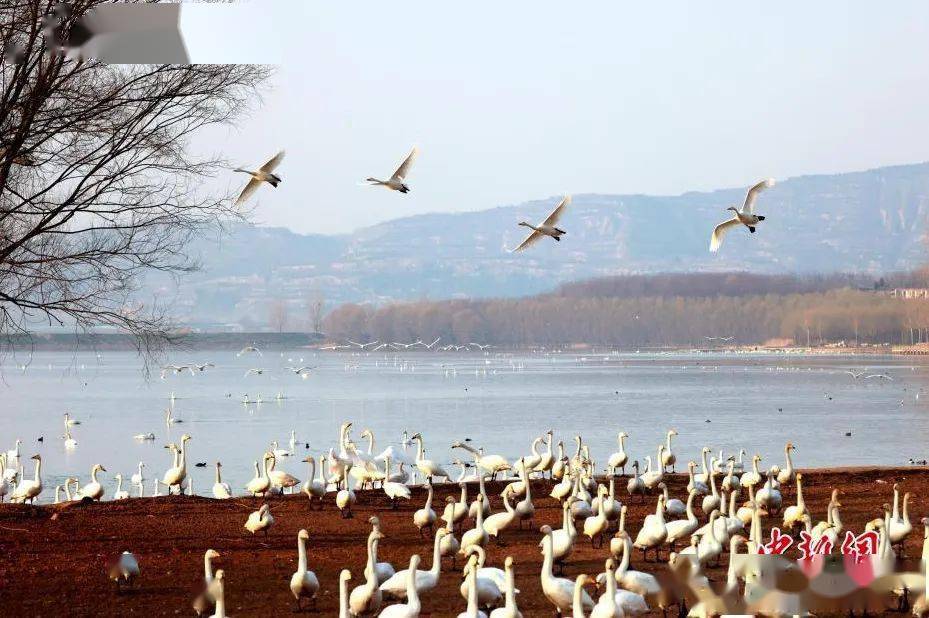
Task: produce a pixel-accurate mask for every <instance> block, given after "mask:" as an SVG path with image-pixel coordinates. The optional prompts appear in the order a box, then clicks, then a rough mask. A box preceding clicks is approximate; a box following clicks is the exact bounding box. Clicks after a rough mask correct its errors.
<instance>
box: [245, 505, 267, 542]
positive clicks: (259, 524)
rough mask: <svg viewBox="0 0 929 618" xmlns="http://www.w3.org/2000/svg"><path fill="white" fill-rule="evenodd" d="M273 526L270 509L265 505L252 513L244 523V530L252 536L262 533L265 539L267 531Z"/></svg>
mask: <svg viewBox="0 0 929 618" xmlns="http://www.w3.org/2000/svg"><path fill="white" fill-rule="evenodd" d="M273 525H274V517H273V516H272V515H271V508H270V507H269V506H268V505H267V504H262V505H261V507H260V508H259V509H258V510H257V511H252V512H251V513H250V514H249V516H248V519H247V520H246V521H245V529H246V530H248V531H249V532H251V533H252V534H255V533H256V532H262V531H263V532H264V533H265V538H267V536H268V531H269V530H270V529H271V526H273Z"/></svg>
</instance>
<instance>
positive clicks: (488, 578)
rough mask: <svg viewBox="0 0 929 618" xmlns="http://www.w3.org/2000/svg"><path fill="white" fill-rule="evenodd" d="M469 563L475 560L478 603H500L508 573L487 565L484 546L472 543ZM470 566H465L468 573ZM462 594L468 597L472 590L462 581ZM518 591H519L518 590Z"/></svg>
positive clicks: (469, 551) (480, 604)
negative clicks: (485, 564)
mask: <svg viewBox="0 0 929 618" xmlns="http://www.w3.org/2000/svg"><path fill="white" fill-rule="evenodd" d="M467 555H468V565H469V566H470V565H471V564H472V562H473V565H474V570H475V578H474V588H475V589H476V592H477V604H478V606H479V607H492V606H494V605H499V604H500V601H502V600H503V591H504V589H505V588H506V573H505V572H504V571H502V570H500V569H496V568H492V567H485V566H484V563H485V561H486V560H487V555H486V554H485V553H484V548H482V547H480V546H478V545H472V546H471V547H469V548H468V552H467ZM467 570H468V567H467V566H466V567H465V570H464V573H463V574H465V575H466V574H467ZM459 592H461V596H462V597H463V598H465V599H467V598H468V594H469V592H470V590H469V586H466V585H465V583H462V584H461V586H460V587H459ZM517 592H519V591H518V590H517Z"/></svg>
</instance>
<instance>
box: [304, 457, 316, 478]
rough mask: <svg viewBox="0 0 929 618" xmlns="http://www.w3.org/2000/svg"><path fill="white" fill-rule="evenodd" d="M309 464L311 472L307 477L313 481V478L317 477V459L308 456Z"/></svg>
mask: <svg viewBox="0 0 929 618" xmlns="http://www.w3.org/2000/svg"><path fill="white" fill-rule="evenodd" d="M307 460H308V461H307V462H306V463H307V466H309V474H308V475H307V477H306V478H308V479H310V482H311V483H312V482H313V479H315V478H316V460H315V459H314V458H312V457H307Z"/></svg>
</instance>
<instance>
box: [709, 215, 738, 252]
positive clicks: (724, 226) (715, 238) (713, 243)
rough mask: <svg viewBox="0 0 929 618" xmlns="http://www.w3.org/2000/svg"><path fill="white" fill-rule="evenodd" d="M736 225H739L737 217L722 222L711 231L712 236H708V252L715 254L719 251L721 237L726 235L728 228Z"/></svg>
mask: <svg viewBox="0 0 929 618" xmlns="http://www.w3.org/2000/svg"><path fill="white" fill-rule="evenodd" d="M736 225H741V224H740V223H739V218H738V217H733V218H731V219H729V220H728V221H723V222H722V223H720V224H719V225H717V226H716V227H715V228H714V229H713V235H712V236H710V251H711V252H713V253H716V252H717V251H718V250H719V246H720V245H721V244H723V236H725V235H726V232H728V231H729V228H731V227H734V226H736Z"/></svg>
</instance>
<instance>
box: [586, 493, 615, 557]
mask: <svg viewBox="0 0 929 618" xmlns="http://www.w3.org/2000/svg"><path fill="white" fill-rule="evenodd" d="M606 495H607V489H606V487H604V486H603V485H601V486H600V487H599V488H597V498H598V499H599V501H600V502H602V501H603V500H604V498H605V496H606ZM599 511H600V512H599V513H597V514H596V515H594V516H592V517H588V518H586V519H585V520H584V534H585V535H586V536H587V537H588V538H589V539H590V546H591V547H602V546H603V533H604V532H606V529H607V526H609V520H607V518H606V514H605V513H604V512H603V509H599ZM595 538H597V539H599V540H600V543H599V545H595V544H594V539H595Z"/></svg>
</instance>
